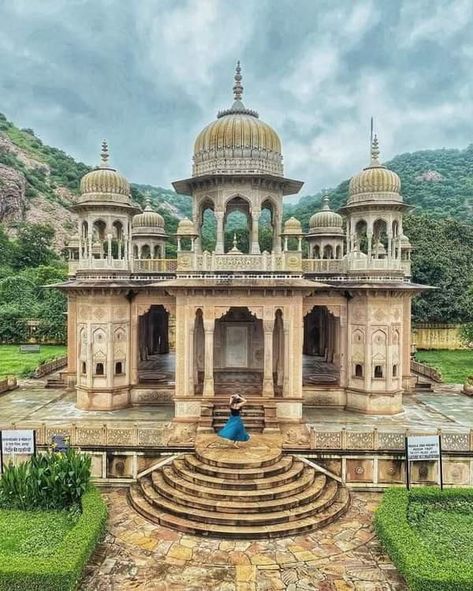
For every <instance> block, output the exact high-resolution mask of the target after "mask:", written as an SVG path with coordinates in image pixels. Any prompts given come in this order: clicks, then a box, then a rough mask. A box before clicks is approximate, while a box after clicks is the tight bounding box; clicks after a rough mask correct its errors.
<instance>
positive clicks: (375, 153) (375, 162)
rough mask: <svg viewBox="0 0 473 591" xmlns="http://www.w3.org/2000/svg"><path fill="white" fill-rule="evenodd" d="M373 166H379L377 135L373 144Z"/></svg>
mask: <svg viewBox="0 0 473 591" xmlns="http://www.w3.org/2000/svg"><path fill="white" fill-rule="evenodd" d="M371 165H375V166H378V165H379V143H378V136H377V135H376V134H375V135H374V137H373V141H372V142H371Z"/></svg>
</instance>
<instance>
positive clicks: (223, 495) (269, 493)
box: [162, 466, 315, 502]
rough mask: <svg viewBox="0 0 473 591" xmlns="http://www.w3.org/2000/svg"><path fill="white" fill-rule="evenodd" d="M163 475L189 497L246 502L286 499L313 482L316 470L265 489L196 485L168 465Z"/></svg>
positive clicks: (307, 471) (171, 485)
mask: <svg viewBox="0 0 473 591" xmlns="http://www.w3.org/2000/svg"><path fill="white" fill-rule="evenodd" d="M162 476H163V479H164V481H165V482H166V483H167V484H168V485H169V486H170V487H171V488H173V489H176V490H178V491H180V492H183V493H185V494H186V495H188V496H189V498H191V497H196V496H197V497H198V498H199V499H209V500H213V501H214V502H216V501H219V502H223V501H234V500H239V499H241V500H242V502H243V501H245V502H246V501H268V500H273V499H274V500H275V499H285V498H287V497H291V496H295V495H297V494H300V493H301V492H303V491H305V490H306V489H307V488H308V487H310V486H311V485H312V484H313V482H314V478H315V472H314V471H313V470H306V471H305V472H303V473H302V475H301V477H300V478H299V479H298V480H295V481H293V482H289V483H287V484H283V485H279V486H273V487H272V488H269V489H263V490H259V489H256V490H232V489H230V488H228V489H218V488H214V487H209V486H196V485H195V484H194V483H192V482H189V481H188V480H185V479H184V478H181V477H180V476H178V475H177V474H176V472H174V470H173V469H172V468H170V467H167V466H166V467H164V468H163V470H162Z"/></svg>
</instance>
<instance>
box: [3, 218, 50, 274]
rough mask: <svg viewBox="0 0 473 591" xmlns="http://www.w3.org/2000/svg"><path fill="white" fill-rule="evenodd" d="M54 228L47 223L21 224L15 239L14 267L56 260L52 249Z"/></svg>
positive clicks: (35, 265)
mask: <svg viewBox="0 0 473 591" xmlns="http://www.w3.org/2000/svg"><path fill="white" fill-rule="evenodd" d="M53 239H54V229H53V228H52V227H51V226H50V225H48V224H23V225H22V226H20V228H19V230H18V236H17V239H16V240H15V244H14V249H13V256H12V265H13V267H14V268H15V269H24V268H26V267H37V266H39V265H48V264H49V263H51V262H53V261H55V260H58V256H57V254H56V253H55V252H54V250H53Z"/></svg>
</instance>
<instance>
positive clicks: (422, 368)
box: [411, 360, 443, 383]
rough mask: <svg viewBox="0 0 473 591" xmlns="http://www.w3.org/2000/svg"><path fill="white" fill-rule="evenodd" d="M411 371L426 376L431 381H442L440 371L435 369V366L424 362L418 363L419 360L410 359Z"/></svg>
mask: <svg viewBox="0 0 473 591" xmlns="http://www.w3.org/2000/svg"><path fill="white" fill-rule="evenodd" d="M411 371H412V372H413V373H415V374H417V375H419V376H422V377H424V378H428V379H429V380H432V381H433V382H439V383H440V382H443V379H442V375H441V373H440V372H439V371H438V370H437V369H435V367H431V366H430V365H426V364H425V363H420V362H419V361H414V360H412V361H411Z"/></svg>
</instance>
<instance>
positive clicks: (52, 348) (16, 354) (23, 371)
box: [0, 345, 66, 378]
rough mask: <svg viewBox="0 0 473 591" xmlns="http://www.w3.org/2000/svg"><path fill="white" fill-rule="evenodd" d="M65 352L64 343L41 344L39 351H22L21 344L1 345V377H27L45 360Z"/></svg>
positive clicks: (60, 355)
mask: <svg viewBox="0 0 473 591" xmlns="http://www.w3.org/2000/svg"><path fill="white" fill-rule="evenodd" d="M65 354H66V347H65V346H64V345H40V352H39V353H20V345H0V378H2V377H5V376H8V375H12V376H17V377H26V376H28V375H29V374H30V373H31V372H32V371H34V370H35V369H36V368H37V367H38V365H40V364H41V363H43V362H44V361H49V360H51V359H54V358H56V357H62V356H63V355H65Z"/></svg>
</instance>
